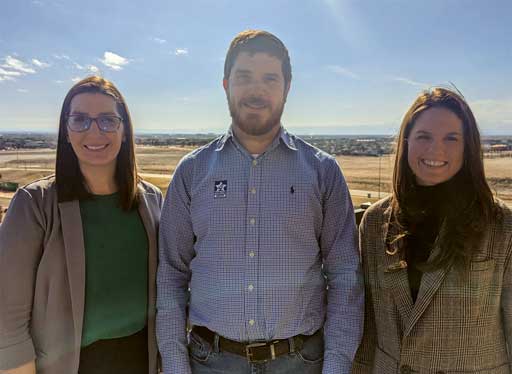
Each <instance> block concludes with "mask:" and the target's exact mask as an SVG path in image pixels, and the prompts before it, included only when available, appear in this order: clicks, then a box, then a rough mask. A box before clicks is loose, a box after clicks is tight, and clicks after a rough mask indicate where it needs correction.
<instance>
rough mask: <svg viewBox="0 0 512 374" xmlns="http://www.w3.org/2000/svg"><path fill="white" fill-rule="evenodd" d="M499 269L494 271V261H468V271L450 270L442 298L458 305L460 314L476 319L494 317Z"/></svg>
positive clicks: (498, 296) (496, 307) (472, 319)
mask: <svg viewBox="0 0 512 374" xmlns="http://www.w3.org/2000/svg"><path fill="white" fill-rule="evenodd" d="M499 279H500V272H498V271H496V261H495V260H494V259H489V260H485V261H475V262H471V264H470V269H469V271H468V272H467V273H464V274H461V273H460V272H458V271H456V270H454V269H452V270H450V271H449V272H448V274H446V278H445V280H444V287H442V288H441V289H440V293H441V297H442V298H443V299H444V300H450V304H451V305H452V306H453V307H455V306H458V311H459V313H460V317H462V316H464V319H468V320H469V321H474V322H476V321H477V320H479V321H480V322H483V321H482V319H487V318H494V315H495V312H496V310H499V308H500V298H501V286H500V281H499Z"/></svg>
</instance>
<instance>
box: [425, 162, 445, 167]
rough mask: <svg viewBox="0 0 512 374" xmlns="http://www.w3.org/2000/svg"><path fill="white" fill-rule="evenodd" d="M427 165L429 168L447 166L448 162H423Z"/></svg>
mask: <svg viewBox="0 0 512 374" xmlns="http://www.w3.org/2000/svg"><path fill="white" fill-rule="evenodd" d="M422 161H423V163H424V164H425V165H428V166H434V167H436V166H444V165H446V161H434V160H422Z"/></svg>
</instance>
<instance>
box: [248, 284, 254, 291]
mask: <svg viewBox="0 0 512 374" xmlns="http://www.w3.org/2000/svg"><path fill="white" fill-rule="evenodd" d="M247 289H248V290H249V291H251V292H252V290H254V286H253V285H252V284H250V285H249V287H247Z"/></svg>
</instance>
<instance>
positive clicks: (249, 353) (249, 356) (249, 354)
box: [245, 342, 276, 362]
mask: <svg viewBox="0 0 512 374" xmlns="http://www.w3.org/2000/svg"><path fill="white" fill-rule="evenodd" d="M265 346H267V343H266V342H265V343H252V344H247V345H246V346H245V357H246V358H247V361H249V362H259V361H265V360H253V358H252V356H253V353H252V351H251V349H252V348H257V347H265ZM270 354H271V355H272V360H273V359H275V358H276V355H275V350H274V344H273V343H272V344H271V345H270Z"/></svg>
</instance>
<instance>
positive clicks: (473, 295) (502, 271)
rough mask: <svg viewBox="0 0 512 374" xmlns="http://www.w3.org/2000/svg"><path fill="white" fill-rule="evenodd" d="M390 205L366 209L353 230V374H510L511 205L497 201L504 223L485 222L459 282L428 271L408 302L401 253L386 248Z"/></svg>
mask: <svg viewBox="0 0 512 374" xmlns="http://www.w3.org/2000/svg"><path fill="white" fill-rule="evenodd" d="M390 202H391V198H386V199H384V200H381V201H379V202H378V203H376V204H374V205H373V206H372V207H370V208H369V209H368V210H367V211H366V213H365V215H364V217H363V220H362V222H361V225H360V227H359V235H360V249H361V255H362V263H363V269H364V276H365V287H366V288H365V291H366V296H365V298H366V303H365V305H366V311H365V326H364V335H363V340H362V343H361V345H360V347H359V349H358V352H357V354H356V358H355V361H354V364H353V368H352V373H353V374H369V373H371V374H397V373H400V374H408V373H420V374H427V373H428V374H434V373H436V374H451V373H457V374H469V373H472V374H512V351H511V348H512V268H511V266H512V265H511V263H510V262H511V254H512V211H511V210H510V208H508V207H507V206H506V205H505V204H504V203H503V202H501V201H498V202H497V205H498V208H499V209H500V210H501V211H502V213H503V219H502V220H501V221H498V220H495V221H493V222H492V223H491V224H490V225H489V228H488V230H486V233H485V234H484V237H483V238H482V241H481V244H480V247H479V250H478V251H477V252H476V253H475V255H474V257H473V258H472V262H471V268H470V271H469V274H467V276H466V277H465V278H462V277H461V276H460V274H459V273H457V272H456V271H455V270H446V269H439V270H436V271H433V272H427V273H425V274H424V275H423V277H422V280H421V285H420V290H419V293H418V296H417V299H416V302H415V303H413V300H412V297H411V292H410V287H409V281H408V278H407V263H406V262H405V259H404V258H403V254H401V252H400V251H399V252H397V253H396V254H393V251H392V250H390V249H391V248H388V246H387V244H386V238H387V237H388V234H390V233H391V232H388V231H390V230H393V228H392V227H391V225H390V224H389V223H390V218H391V207H390ZM391 234H392V233H391ZM386 250H388V252H386ZM441 250H442V248H440V247H439V246H436V247H435V248H434V249H433V251H432V254H431V256H434V255H435V254H436V253H438V252H439V251H441Z"/></svg>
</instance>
